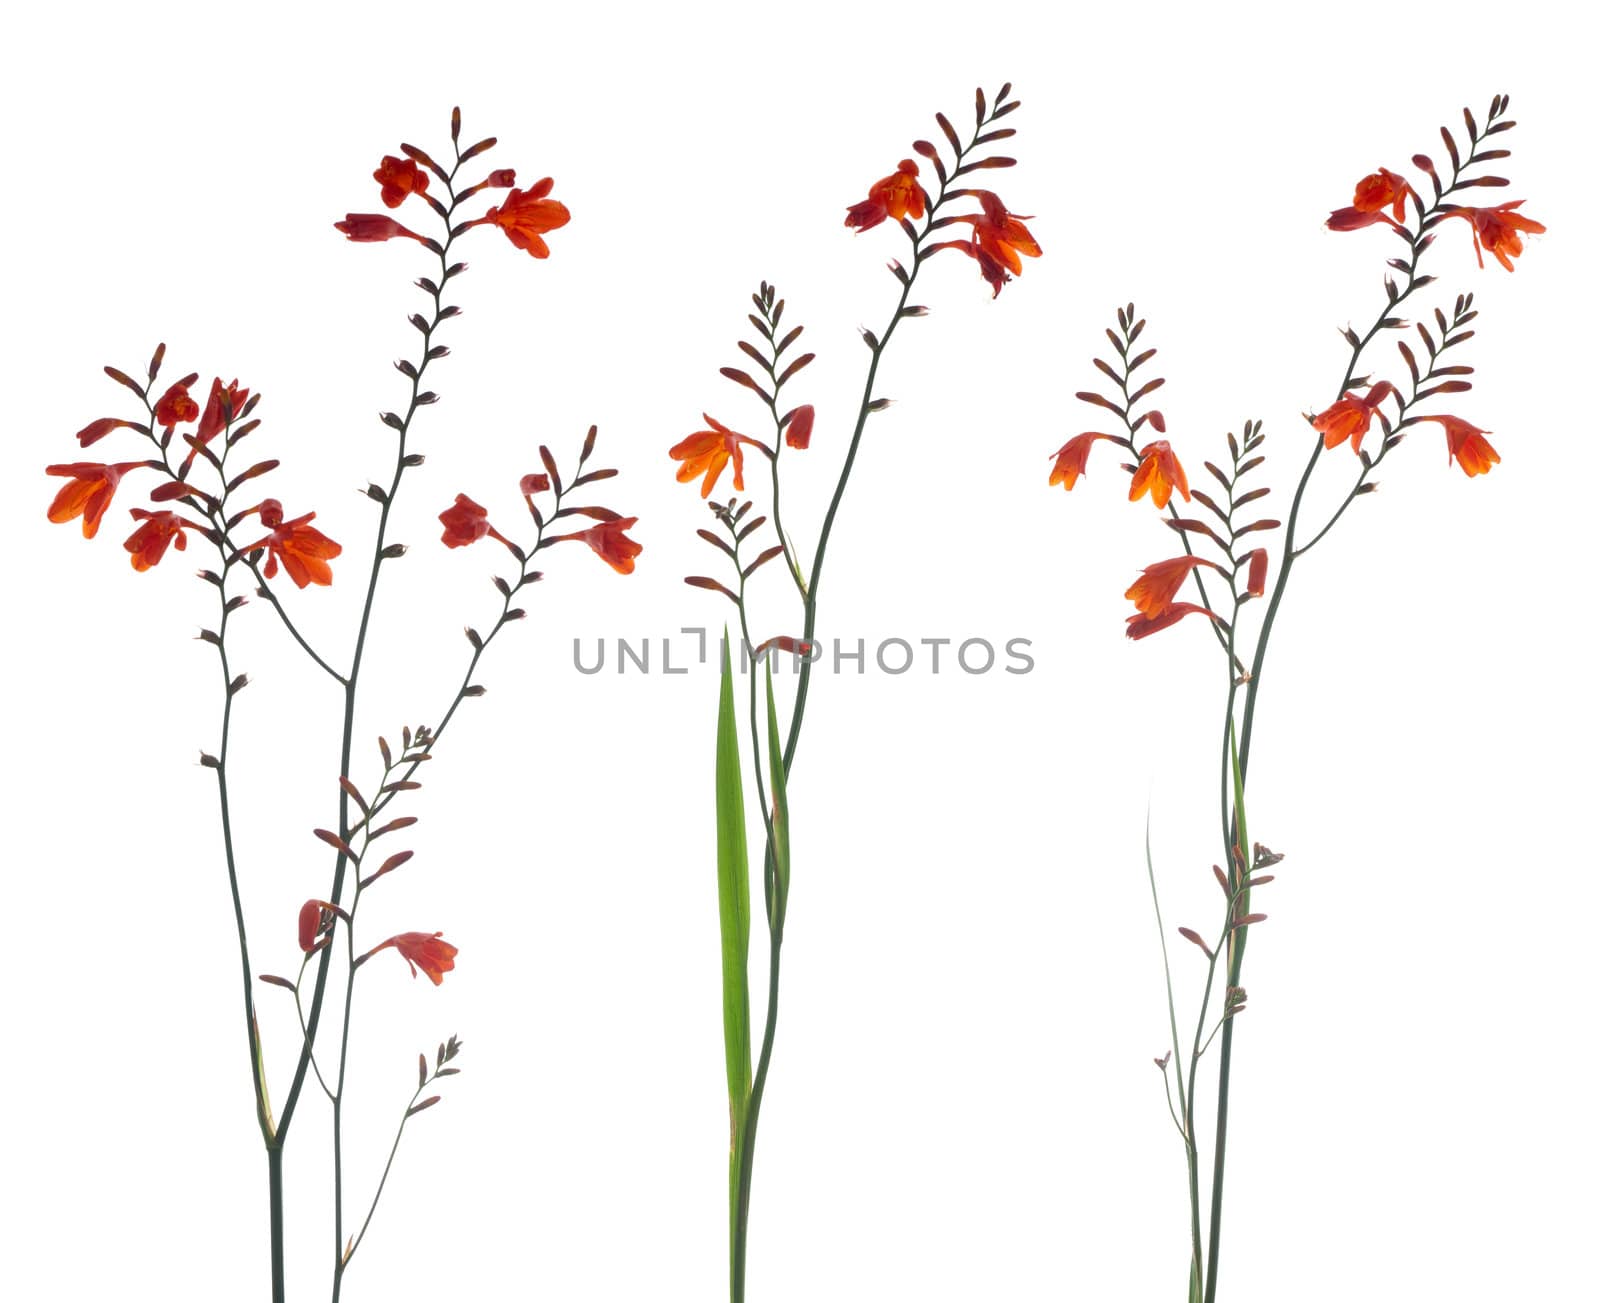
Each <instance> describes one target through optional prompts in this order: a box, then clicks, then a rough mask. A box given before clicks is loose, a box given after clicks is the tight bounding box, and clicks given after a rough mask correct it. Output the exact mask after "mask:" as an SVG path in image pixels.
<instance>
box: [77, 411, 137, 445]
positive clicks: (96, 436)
mask: <svg viewBox="0 0 1600 1303" xmlns="http://www.w3.org/2000/svg"><path fill="white" fill-rule="evenodd" d="M124 427H126V428H128V429H130V430H131V429H134V428H135V426H134V424H133V422H132V421H119V420H117V418H116V417H114V416H102V417H101V418H100V419H99V420H98V421H90V422H89V424H88V425H86V426H84V427H83V429H81V430H79V431H78V436H77V437H78V447H80V448H87V447H88V446H89V445H90V444H91V443H99V442H100V440H102V439H104V438H105V437H106V435H108V434H110V433H111V432H112V431H113V430H117V429H122V428H124Z"/></svg>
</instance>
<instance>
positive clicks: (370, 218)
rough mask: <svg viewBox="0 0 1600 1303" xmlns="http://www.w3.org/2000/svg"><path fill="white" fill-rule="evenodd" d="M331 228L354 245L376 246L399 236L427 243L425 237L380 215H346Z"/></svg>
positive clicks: (390, 218)
mask: <svg viewBox="0 0 1600 1303" xmlns="http://www.w3.org/2000/svg"><path fill="white" fill-rule="evenodd" d="M333 228H334V230H336V231H343V232H344V233H345V235H347V236H348V237H349V238H350V239H351V240H353V241H354V242H355V243H356V244H377V243H380V242H381V241H383V240H393V239H397V238H399V237H401V236H404V237H405V238H406V239H408V240H416V241H418V242H420V243H423V244H426V243H427V242H428V237H427V236H425V235H418V234H417V233H416V232H415V231H413V230H410V229H409V228H407V227H404V226H401V225H400V223H399V222H397V221H395V220H394V218H392V217H385V216H384V215H383V214H382V213H346V214H345V215H344V221H342V222H335V223H334V224H333Z"/></svg>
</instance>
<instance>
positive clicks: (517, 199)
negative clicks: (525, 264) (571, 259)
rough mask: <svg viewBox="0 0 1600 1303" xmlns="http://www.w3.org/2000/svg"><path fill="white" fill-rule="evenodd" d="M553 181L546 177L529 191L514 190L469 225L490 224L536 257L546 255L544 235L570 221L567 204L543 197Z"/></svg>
mask: <svg viewBox="0 0 1600 1303" xmlns="http://www.w3.org/2000/svg"><path fill="white" fill-rule="evenodd" d="M554 186H555V182H554V181H552V180H551V179H550V178H549V177H545V178H544V179H543V180H542V181H540V182H538V183H537V184H536V185H535V186H534V187H533V188H532V189H530V190H513V191H512V192H511V193H510V194H508V195H507V196H506V198H505V202H504V203H501V204H497V205H496V206H495V207H493V208H491V209H490V210H489V211H488V212H486V213H485V214H484V215H483V216H482V217H480V218H478V219H477V220H476V221H472V222H468V223H467V225H468V226H482V225H483V224H484V223H486V222H490V223H493V224H494V225H495V226H498V227H499V228H500V229H501V230H502V231H504V232H505V233H506V239H508V240H510V241H511V243H512V244H514V245H516V246H517V248H519V249H526V250H527V251H528V252H529V253H531V254H532V255H533V256H534V257H535V258H548V257H549V256H550V246H549V245H548V244H546V243H545V242H544V235H545V233H546V232H548V231H553V230H555V229H556V228H557V227H561V226H565V225H566V224H567V223H568V222H570V221H571V220H572V214H571V213H569V212H568V211H567V206H566V205H565V204H564V203H562V202H561V201H560V200H558V199H546V198H545V196H546V195H548V194H549V193H550V191H551V189H552V188H553V187H554Z"/></svg>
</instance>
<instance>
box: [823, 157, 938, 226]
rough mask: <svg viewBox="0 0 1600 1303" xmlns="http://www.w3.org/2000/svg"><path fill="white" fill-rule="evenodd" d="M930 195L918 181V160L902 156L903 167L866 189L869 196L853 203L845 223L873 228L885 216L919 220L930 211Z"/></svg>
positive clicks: (846, 214)
mask: <svg viewBox="0 0 1600 1303" xmlns="http://www.w3.org/2000/svg"><path fill="white" fill-rule="evenodd" d="M927 203H928V196H927V192H926V191H924V190H923V188H922V185H921V183H920V182H919V181H918V180H917V164H916V160H914V159H910V158H902V159H901V160H900V170H899V171H897V172H891V173H890V174H889V175H888V176H886V177H884V178H882V179H881V180H878V181H874V182H873V183H872V185H871V186H869V187H868V188H867V197H866V198H865V199H863V200H862V201H861V202H860V203H859V204H854V205H852V206H851V207H850V208H849V209H848V210H847V211H846V213H845V215H844V224H845V225H846V226H851V227H854V228H855V229H856V230H857V231H870V230H871V229H872V228H873V227H874V226H876V225H878V223H879V222H882V221H884V220H885V219H886V218H890V217H892V218H894V220H895V221H897V222H898V221H900V220H901V219H903V218H905V217H907V216H910V217H915V218H918V219H920V218H921V217H922V215H923V214H924V213H925V212H926V211H927Z"/></svg>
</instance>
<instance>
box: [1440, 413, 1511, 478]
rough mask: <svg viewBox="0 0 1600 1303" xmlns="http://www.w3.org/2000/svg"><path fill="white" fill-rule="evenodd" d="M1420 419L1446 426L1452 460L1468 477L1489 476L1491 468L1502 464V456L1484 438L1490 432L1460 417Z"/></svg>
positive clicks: (1445, 430) (1445, 431)
mask: <svg viewBox="0 0 1600 1303" xmlns="http://www.w3.org/2000/svg"><path fill="white" fill-rule="evenodd" d="M1420 419H1422V420H1424V421H1437V422H1439V424H1440V425H1442V426H1444V437H1445V442H1446V443H1447V444H1448V445H1449V447H1450V460H1451V461H1453V462H1456V463H1458V464H1459V465H1460V467H1461V469H1462V470H1464V471H1465V472H1466V473H1467V474H1468V476H1472V475H1487V474H1488V473H1489V468H1490V467H1491V466H1498V465H1499V464H1500V454H1499V453H1497V452H1496V451H1495V450H1494V445H1493V444H1491V443H1490V442H1489V441H1488V440H1487V439H1485V438H1484V437H1483V436H1484V435H1486V434H1488V433H1489V431H1488V430H1480V429H1479V428H1478V427H1477V426H1475V425H1474V424H1472V422H1471V421H1463V420H1462V419H1461V418H1460V417H1459V416H1424V417H1422V418H1420Z"/></svg>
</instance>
